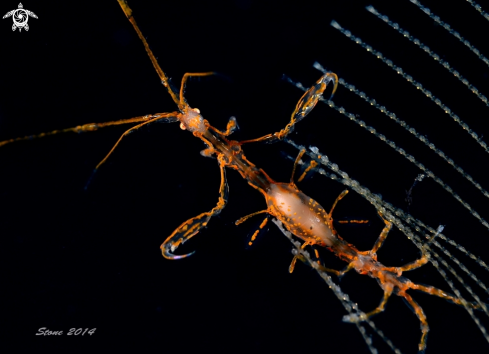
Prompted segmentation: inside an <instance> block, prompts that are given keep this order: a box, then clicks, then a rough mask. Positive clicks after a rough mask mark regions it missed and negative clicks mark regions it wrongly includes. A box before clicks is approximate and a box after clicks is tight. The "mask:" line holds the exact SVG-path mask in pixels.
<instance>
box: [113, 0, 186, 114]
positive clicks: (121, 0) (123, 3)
mask: <svg viewBox="0 0 489 354" xmlns="http://www.w3.org/2000/svg"><path fill="white" fill-rule="evenodd" d="M117 1H118V2H119V5H121V7H122V10H123V11H124V13H125V14H126V17H127V19H128V20H129V22H131V24H132V26H133V27H134V29H135V30H136V33H137V34H138V36H139V39H141V41H142V42H143V44H144V49H146V53H148V56H149V58H150V59H151V63H153V66H154V68H155V70H156V72H157V73H158V76H159V77H160V79H161V83H162V84H163V86H165V87H166V90H167V91H168V93H169V94H170V96H171V98H172V99H173V101H174V102H175V103H176V104H177V105H178V108H181V107H180V106H181V103H180V100H179V99H178V96H177V95H176V94H175V92H173V90H172V88H171V86H170V82H169V80H168V77H167V76H166V74H165V73H164V72H163V70H161V68H160V65H159V64H158V61H157V60H156V58H155V56H154V54H153V52H152V51H151V49H150V48H149V45H148V42H146V38H144V36H143V34H142V33H141V30H140V29H139V27H138V25H137V23H136V20H135V19H134V17H132V10H131V8H130V7H129V5H128V4H127V2H126V1H125V0H117Z"/></svg>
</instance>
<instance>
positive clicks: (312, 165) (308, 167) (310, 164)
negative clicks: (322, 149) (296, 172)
mask: <svg viewBox="0 0 489 354" xmlns="http://www.w3.org/2000/svg"><path fill="white" fill-rule="evenodd" d="M317 165H318V163H317V162H316V161H314V160H311V161H310V162H309V166H307V168H306V169H305V170H304V172H303V173H302V175H301V176H300V177H299V179H298V180H297V182H302V180H303V179H304V178H305V177H306V175H307V174H308V173H309V172H310V171H311V170H313V169H314V168H316V166H317Z"/></svg>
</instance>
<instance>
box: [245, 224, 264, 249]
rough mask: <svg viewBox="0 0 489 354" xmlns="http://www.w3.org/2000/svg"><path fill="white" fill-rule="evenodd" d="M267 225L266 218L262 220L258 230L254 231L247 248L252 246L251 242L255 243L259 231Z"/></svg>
mask: <svg viewBox="0 0 489 354" xmlns="http://www.w3.org/2000/svg"><path fill="white" fill-rule="evenodd" d="M267 223H268V217H266V218H265V219H263V221H262V222H261V224H260V227H259V228H258V230H256V231H255V232H254V233H253V235H252V236H251V239H250V241H249V242H248V246H252V245H253V242H255V240H256V238H257V237H258V234H259V233H260V231H261V230H263V228H264V227H265V226H266V225H267Z"/></svg>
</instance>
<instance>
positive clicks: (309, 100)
mask: <svg viewBox="0 0 489 354" xmlns="http://www.w3.org/2000/svg"><path fill="white" fill-rule="evenodd" d="M331 81H332V82H333V84H334V87H333V93H332V94H331V96H332V95H333V94H334V93H335V91H336V88H337V87H338V76H336V74H334V73H329V72H328V73H326V74H324V75H323V76H321V78H320V79H319V80H318V81H317V82H316V84H314V86H312V87H311V88H310V89H309V90H307V91H306V93H304V95H303V96H302V97H301V99H300V100H299V102H298V103H297V106H296V108H295V110H294V112H293V113H292V117H291V118H290V122H289V124H287V125H286V126H285V128H284V129H282V130H280V131H279V132H276V133H273V134H267V135H265V136H262V137H260V138H256V139H251V140H244V141H241V142H240V145H242V144H245V143H255V142H267V143H273V142H275V141H277V140H283V139H284V138H285V137H286V136H287V135H289V134H290V133H291V132H292V131H293V130H294V125H295V124H296V123H298V122H300V121H301V120H302V119H304V117H305V116H307V115H308V114H309V113H310V112H311V111H312V109H313V108H314V107H315V106H316V104H317V103H318V101H319V99H320V98H321V96H322V95H323V93H324V90H326V86H327V84H329V83H330V82H331Z"/></svg>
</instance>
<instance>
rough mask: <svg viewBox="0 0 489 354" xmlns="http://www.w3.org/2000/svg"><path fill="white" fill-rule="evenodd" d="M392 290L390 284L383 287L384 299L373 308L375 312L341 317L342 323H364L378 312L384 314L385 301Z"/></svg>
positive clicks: (392, 287)
mask: <svg viewBox="0 0 489 354" xmlns="http://www.w3.org/2000/svg"><path fill="white" fill-rule="evenodd" d="M393 290H394V286H392V285H391V284H385V286H384V297H383V298H382V301H381V302H380V304H379V306H377V308H375V310H372V311H370V312H368V313H362V314H351V315H345V316H344V317H343V321H344V322H361V321H365V320H366V319H368V318H369V317H371V316H373V315H376V314H378V313H380V312H384V310H385V304H387V301H388V300H389V298H390V296H391V295H392V291H393Z"/></svg>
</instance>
